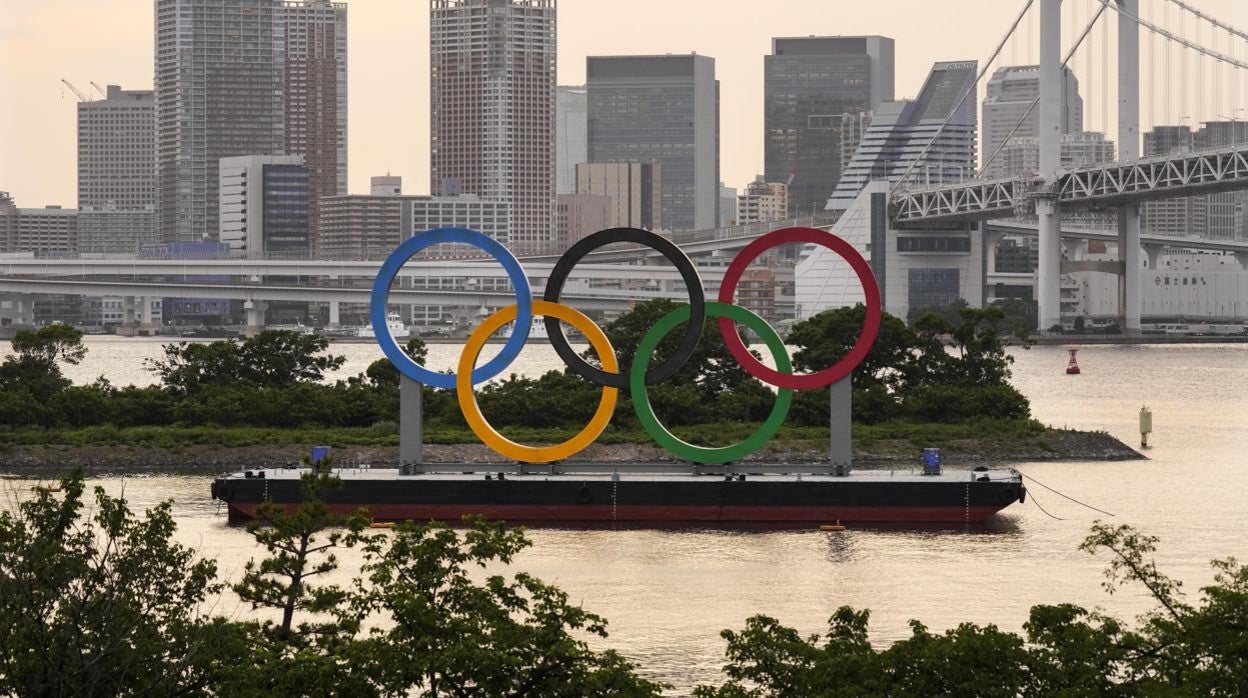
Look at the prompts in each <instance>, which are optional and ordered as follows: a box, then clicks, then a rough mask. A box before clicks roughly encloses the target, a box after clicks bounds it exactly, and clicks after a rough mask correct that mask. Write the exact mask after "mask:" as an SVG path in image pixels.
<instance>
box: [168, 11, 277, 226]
mask: <svg viewBox="0 0 1248 698" xmlns="http://www.w3.org/2000/svg"><path fill="white" fill-rule="evenodd" d="M282 12H283V7H282V2H281V0H156V78H155V93H156V178H157V182H156V187H157V199H156V212H157V221H158V223H157V224H158V229H159V230H160V232H161V234H162V237H163V239H164V240H165V241H166V242H197V241H201V240H213V239H215V238H216V236H217V233H218V230H219V228H220V225H219V222H218V219H217V216H218V214H219V208H218V194H217V186H218V174H217V166H218V163H219V162H220V160H221V158H225V157H231V156H234V155H280V154H282V153H283V152H284V151H285V148H286V139H285V133H284V131H285V123H286V120H285V113H284V107H285V104H284V98H283V95H284V83H285V74H284V59H283V55H284V50H285V49H284V41H283V26H282Z"/></svg>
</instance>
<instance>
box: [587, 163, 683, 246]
mask: <svg viewBox="0 0 1248 698" xmlns="http://www.w3.org/2000/svg"><path fill="white" fill-rule="evenodd" d="M576 193H577V194H593V195H597V196H606V197H608V198H610V199H611V207H610V210H609V211H608V215H607V226H608V227H611V228H621V227H622V228H642V229H644V230H662V229H663V167H662V166H661V165H659V164H657V163H650V162H583V163H578V164H577V166H576Z"/></svg>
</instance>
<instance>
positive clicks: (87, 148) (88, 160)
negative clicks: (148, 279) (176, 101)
mask: <svg viewBox="0 0 1248 698" xmlns="http://www.w3.org/2000/svg"><path fill="white" fill-rule="evenodd" d="M155 103H156V102H155V97H154V95H153V93H152V91H151V90H123V89H121V87H119V86H117V85H109V86H108V88H107V92H106V93H105V97H104V99H100V100H93V101H89V102H79V103H78V249H79V251H81V252H105V253H110V252H111V253H132V254H133V253H134V252H136V251H137V250H138V248H139V245H142V244H144V243H149V242H154V241H156V239H157V238H158V235H157V231H156V147H155V143H156V140H155V139H156V120H155V119H156V117H155Z"/></svg>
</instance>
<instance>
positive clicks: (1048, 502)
mask: <svg viewBox="0 0 1248 698" xmlns="http://www.w3.org/2000/svg"><path fill="white" fill-rule="evenodd" d="M114 345H115V346H114ZM141 345H143V343H142V342H140V343H138V344H137V345H131V344H129V343H128V340H112V341H108V340H104V341H101V340H97V339H94V338H93V339H92V340H91V352H92V355H93V356H89V358H88V362H91V361H92V359H93V358H98V357H99V356H100V355H102V354H105V353H107V352H106V351H99V350H100V349H101V348H103V347H107V351H109V352H115V353H114V354H113V357H114V358H113V359H111V360H108V361H96V362H95V363H91V365H90V368H88V369H84V370H85V371H86V375H88V376H90V377H94V375H99V374H101V373H104V374H105V375H107V376H108V377H109V378H110V379H112V380H114V383H126V382H133V381H135V380H137V379H135V378H126V377H125V376H129V375H135V366H134V361H135V358H134V357H135V354H136V352H135V351H133V350H132V348H133V347H134V346H141ZM153 345H154V346H155V347H157V350H158V346H159V343H153ZM543 347H544V345H543ZM348 349H350V352H351V356H352V357H353V358H352V359H351V361H353V362H355V363H354V364H353V365H354V366H355V367H354V368H351V369H350V371H352V372H358V371H360V370H363V366H366V365H367V363H368V362H369V361H371V360H373V359H374V358H377V356H379V354H376V351H377V350H376V349H375V348H374V347H373V346H372V345H341V346H336V347H335V351H342V352H343V353H348V352H347V351H346V350H348ZM431 349H432V350H434V351H431V354H435V355H436V356H442V353H445V356H447V357H454V356H455V355H457V353H458V347H457V346H449V345H438V346H434V347H431ZM544 350H545V349H544V348H543V349H542V351H544ZM538 351H539V350H538V349H537V348H536V347H535V348H530V349H528V350H526V355H524V356H522V357H521V359H522V360H523V361H526V362H531V363H529V364H527V365H529V366H536V367H538V368H537V369H536V370H539V371H540V370H543V369H545V368H548V367H550V366H553V365H557V364H556V363H555V362H556V359H554V358H553V354H552V355H550V356H546V355H544V354H541V353H538ZM1017 356H1018V361H1017V363H1016V365H1015V384H1016V385H1017V386H1018V387H1019V389H1020V390H1022V391H1023V392H1024V393H1025V394H1026V395H1028V397H1030V398H1031V399H1032V402H1033V409H1034V411H1035V414H1036V416H1037V417H1038V418H1039V419H1041V420H1042V421H1045V422H1047V423H1049V424H1054V425H1057V426H1070V427H1077V428H1081V429H1104V430H1108V431H1109V432H1111V433H1113V434H1114V435H1115V436H1118V437H1119V438H1121V439H1123V440H1124V441H1126V442H1128V443H1132V444H1135V443H1138V440H1139V437H1138V433H1137V428H1136V427H1137V423H1136V418H1137V412H1138V410H1139V408H1140V406H1141V405H1143V404H1148V405H1149V406H1150V407H1151V408H1152V410H1153V414H1154V421H1153V426H1154V433H1153V436H1152V439H1151V441H1152V442H1153V444H1154V447H1153V448H1152V449H1151V450H1150V451H1149V452H1148V454H1149V456H1150V460H1148V461H1128V462H1118V463H1032V464H1024V465H1021V466H1019V468H1020V470H1023V471H1024V472H1025V473H1027V474H1031V475H1034V476H1035V477H1037V478H1039V479H1040V480H1041V481H1043V482H1044V483H1045V484H1046V485H1049V486H1051V487H1054V488H1055V489H1057V490H1059V491H1061V492H1064V493H1067V494H1070V495H1071V496H1074V497H1076V498H1077V499H1080V500H1083V501H1086V502H1087V503H1089V504H1091V505H1093V506H1096V507H1099V508H1101V509H1105V510H1107V511H1111V512H1114V513H1115V514H1116V515H1117V516H1116V517H1115V518H1113V519H1112V521H1113V522H1114V523H1126V524H1132V525H1135V526H1138V527H1140V528H1142V529H1144V530H1145V531H1147V532H1149V533H1152V534H1155V535H1158V536H1160V537H1161V539H1162V540H1161V544H1160V547H1159V550H1158V553H1157V562H1158V565H1159V567H1160V568H1161V569H1162V570H1163V571H1165V572H1166V573H1168V574H1171V575H1174V576H1177V577H1179V578H1181V579H1183V580H1184V581H1185V588H1186V589H1187V590H1188V591H1189V593H1191V594H1195V593H1196V592H1195V590H1196V589H1198V588H1199V586H1200V585H1201V584H1204V583H1206V582H1208V581H1209V580H1210V579H1211V577H1212V575H1211V573H1210V570H1209V567H1208V564H1207V562H1208V561H1209V560H1210V559H1212V558H1215V557H1225V556H1228V555H1238V556H1239V557H1240V558H1244V557H1248V536H1245V535H1244V534H1245V533H1246V532H1248V530H1246V529H1245V522H1246V521H1248V498H1246V497H1245V496H1244V492H1245V487H1244V481H1245V476H1246V475H1248V463H1246V462H1245V458H1244V453H1246V452H1248V404H1245V401H1246V398H1245V396H1246V395H1248V346H1244V345H1228V346H1207V345H1201V346H1158V347H1097V346H1092V347H1086V348H1084V349H1083V350H1082V351H1081V352H1080V355H1079V361H1080V365H1081V366H1082V367H1083V374H1082V375H1081V376H1066V375H1065V373H1064V372H1063V370H1064V367H1065V360H1066V352H1065V350H1064V349H1063V348H1061V347H1038V348H1034V349H1031V350H1029V351H1018V352H1017ZM526 357H527V358H526ZM439 360H441V359H436V358H435V359H434V360H433V361H432V362H431V363H433V364H434V365H435V366H440V365H441V364H438V363H437V362H438V361H439ZM450 363H451V360H450V359H447V360H446V361H445V365H448V366H449V365H450ZM521 368H523V365H520V364H518V365H517V370H520V369H521ZM138 374H142V371H141V370H139V371H138ZM75 380H82V378H80V377H77V376H76V377H75ZM953 465H954V467H956V465H957V464H953ZM98 484H101V485H103V486H104V487H105V488H106V489H108V490H110V491H113V492H119V491H121V490H122V489H123V487H124V490H125V493H126V496H127V498H128V499H129V500H130V501H131V503H132V505H133V507H134V508H136V509H139V510H142V509H143V508H146V507H150V506H152V505H154V504H155V503H156V502H158V501H160V500H161V499H165V498H173V499H174V500H175V512H176V514H177V516H178V521H179V525H180V529H179V533H178V535H179V537H180V538H181V539H182V540H183V541H184V542H186V543H188V544H191V545H195V546H198V547H199V549H200V550H201V551H202V552H203V553H204V554H205V555H207V556H210V557H213V558H215V559H217V560H218V562H219V565H220V570H221V573H222V575H223V576H226V577H228V578H231V579H236V578H237V577H238V576H239V575H240V574H241V571H242V567H243V565H244V564H245V563H246V561H247V560H248V559H249V558H250V557H251V556H253V555H255V554H257V550H256V547H255V546H254V544H253V543H252V542H251V539H250V538H249V537H248V536H247V535H246V533H245V532H243V531H242V530H241V529H239V528H237V527H229V526H227V525H226V522H225V516H224V512H222V511H221V510H220V509H219V508H218V506H217V504H216V502H213V501H212V500H211V499H209V497H208V485H209V481H208V478H206V477H203V476H184V475H176V476H172V475H159V476H158V475H136V476H132V477H126V478H120V477H112V478H107V479H103V480H100V481H98ZM8 485H9V486H10V487H13V488H16V489H17V490H18V491H24V492H26V493H27V494H28V493H29V485H30V483H29V482H28V481H16V482H10V483H8ZM1031 489H1032V491H1033V492H1039V494H1040V495H1041V500H1042V502H1043V504H1044V506H1045V508H1046V509H1048V510H1049V511H1051V512H1053V514H1054V515H1056V516H1058V517H1061V520H1054V519H1051V518H1049V517H1047V516H1045V515H1044V514H1043V513H1041V512H1040V511H1039V510H1038V509H1037V508H1036V507H1035V505H1034V504H1033V501H1032V497H1030V496H1029V497H1028V502H1027V503H1026V504H1023V505H1019V504H1015V505H1012V506H1011V507H1010V508H1008V509H1006V510H1005V511H1004V512H1003V513H1002V514H1000V515H998V516H997V517H995V518H993V519H992V520H990V521H989V522H988V523H987V524H985V525H984V526H981V527H976V528H973V529H965V528H962V527H954V528H936V529H915V528H906V529H890V528H882V527H869V528H865V527H864V528H857V527H851V528H850V529H849V530H847V531H844V532H834V533H825V532H820V531H817V530H809V531H795V530H785V531H707V530H676V531H649V530H627V531H613V530H533V531H531V532H530V535H531V537H532V539H533V541H534V546H533V547H532V548H531V549H529V550H526V551H525V552H524V553H522V554H521V555H520V556H519V557H518V558H517V561H516V569H522V570H525V571H528V572H531V573H533V574H535V575H536V576H538V577H540V578H542V579H544V580H546V581H548V582H551V583H554V584H556V585H558V586H560V587H562V588H563V589H564V590H566V591H567V592H568V593H569V594H570V596H571V598H572V600H573V601H574V602H578V603H583V604H584V605H585V607H586V608H588V609H590V610H592V611H594V612H596V613H600V614H602V615H603V616H605V617H606V618H608V619H609V620H610V626H609V630H610V631H611V637H610V638H608V639H607V640H605V641H603V642H602V644H603V645H604V646H609V647H613V648H616V649H618V650H620V651H621V652H623V653H624V654H626V655H627V656H629V657H631V658H633V659H634V660H636V661H637V662H639V663H640V664H641V665H642V666H643V667H644V668H645V669H646V671H647V672H648V673H649V674H650V675H651V676H657V677H658V678H661V679H663V680H666V681H669V682H671V683H674V684H676V685H677V686H678V687H679V688H680V689H681V690H682V691H687V690H688V688H689V687H690V686H692V685H696V684H697V683H699V682H705V681H709V680H713V679H714V678H715V677H716V676H717V675H718V672H719V669H720V666H721V665H722V664H723V649H724V645H723V641H722V640H721V639H720V638H719V635H718V633H719V631H720V630H722V629H724V628H740V627H741V626H742V625H743V624H744V622H745V620H746V618H748V617H749V616H750V615H753V614H756V613H763V614H767V615H771V616H773V617H776V618H778V619H779V620H780V621H781V622H783V623H786V624H788V625H792V626H795V627H796V628H797V629H799V630H800V631H801V632H803V633H813V632H822V631H823V630H825V629H826V623H827V619H828V618H829V616H831V614H832V612H833V611H834V610H835V609H836V608H837V607H838V606H840V605H842V604H849V605H852V606H855V607H859V608H864V607H865V608H870V609H871V612H872V613H871V627H872V637H873V639H874V640H875V641H877V642H888V641H892V640H896V639H899V638H902V637H905V636H907V635H908V634H909V629H908V627H907V625H906V623H907V621H908V620H910V619H911V618H918V619H921V620H922V621H924V622H925V623H926V624H928V625H929V627H931V628H932V629H933V630H940V629H944V628H947V627H950V626H952V625H954V624H956V623H958V622H962V621H969V622H975V623H995V624H998V625H999V626H1001V627H1003V628H1006V629H1011V630H1017V629H1019V628H1021V625H1022V623H1023V621H1025V620H1026V618H1027V612H1028V610H1029V608H1030V607H1031V606H1032V605H1034V604H1037V603H1058V602H1072V603H1077V604H1082V605H1085V606H1097V605H1099V606H1102V607H1104V608H1105V609H1106V610H1108V611H1109V612H1111V613H1116V614H1119V615H1121V616H1124V617H1126V618H1131V617H1133V616H1134V615H1136V614H1138V613H1140V612H1142V611H1144V610H1145V609H1146V608H1147V607H1148V605H1147V604H1148V601H1147V599H1146V598H1145V596H1144V595H1143V594H1141V593H1138V592H1136V591H1134V590H1129V591H1123V592H1120V593H1118V594H1115V595H1113V596H1106V595H1105V594H1104V593H1103V592H1102V590H1101V588H1100V582H1101V571H1102V570H1103V569H1104V567H1105V564H1106V560H1105V559H1103V558H1101V559H1098V558H1095V557H1093V556H1090V555H1088V554H1086V553H1083V552H1080V551H1079V550H1078V549H1077V548H1078V545H1079V543H1080V541H1082V539H1083V537H1084V536H1085V535H1086V534H1087V531H1088V527H1089V526H1090V524H1091V523H1092V521H1093V520H1094V519H1096V518H1106V517H1105V516H1104V515H1102V514H1097V513H1095V512H1092V511H1089V510H1087V509H1085V508H1082V507H1080V506H1079V505H1077V504H1075V503H1072V502H1069V501H1066V500H1063V499H1061V498H1060V497H1057V496H1056V495H1053V494H1051V493H1046V492H1045V491H1044V490H1043V489H1040V488H1037V487H1032V488H1031ZM1046 494H1048V496H1045V495H1046ZM3 501H4V500H3V498H0V502H3ZM341 557H342V558H343V562H344V565H345V566H346V567H348V568H350V567H352V566H354V565H355V564H357V563H358V557H356V556H354V555H353V554H351V553H347V554H345V555H343V556H341ZM221 609H222V612H226V613H243V612H246V611H244V610H242V609H238V608H236V607H235V606H234V605H232V604H231V603H229V602H225V601H223V602H222V604H221Z"/></svg>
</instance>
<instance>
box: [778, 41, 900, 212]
mask: <svg viewBox="0 0 1248 698" xmlns="http://www.w3.org/2000/svg"><path fill="white" fill-rule="evenodd" d="M893 50H894V47H893V40H892V39H890V38H888V37H883V36H809V37H776V38H773V39H772V40H771V54H770V55H768V56H765V57H764V58H763V129H764V136H763V176H764V177H765V178H766V181H768V182H787V183H788V184H789V209H790V210H789V213H790V215H794V216H796V215H810V214H811V213H812V212H813V211H818V210H822V209H823V206H824V204H825V203H826V202H827V200H828V196H829V195H830V194H831V193H832V191H833V190H834V189H836V183H837V181H839V179H840V174H841V150H842V142H843V141H842V135H841V133H842V127H841V124H842V117H843V116H844V115H846V114H851V115H857V114H860V113H862V112H870V111H872V110H874V109H875V108H876V106H878V105H879V104H880V103H881V102H889V101H892V99H893V73H894V69H893ZM790 178H791V181H790Z"/></svg>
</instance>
